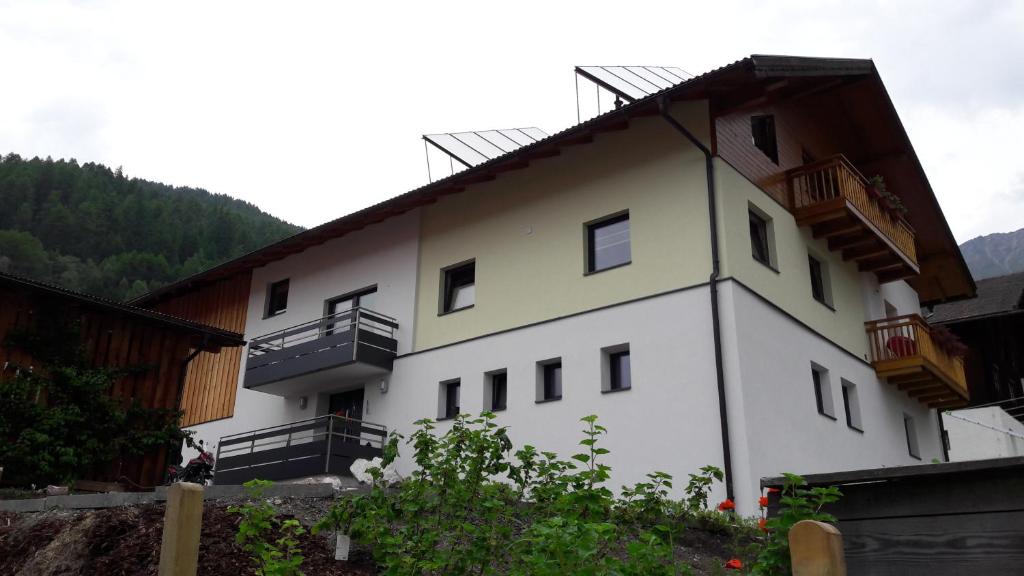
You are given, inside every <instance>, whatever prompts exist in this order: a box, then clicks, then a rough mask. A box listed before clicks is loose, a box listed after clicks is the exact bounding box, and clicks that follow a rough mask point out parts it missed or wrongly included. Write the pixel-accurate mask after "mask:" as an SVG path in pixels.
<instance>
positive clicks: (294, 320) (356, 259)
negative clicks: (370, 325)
mask: <svg viewBox="0 0 1024 576" xmlns="http://www.w3.org/2000/svg"><path fill="white" fill-rule="evenodd" d="M418 237H419V213H418V211H417V210H413V211H410V212H407V213H405V214H402V215H400V216H396V217H394V218H391V219H389V220H386V221H384V222H380V223H378V224H374V225H372V226H369V227H367V228H365V229H363V230H359V231H357V232H353V233H351V234H348V235H346V236H343V237H341V238H336V239H334V240H331V241H329V242H326V243H324V244H321V245H319V246H314V247H312V248H309V249H308V250H305V251H303V252H301V253H298V254H294V255H292V256H289V257H287V258H284V259H282V260H279V261H277V262H272V263H270V264H268V265H266V266H264V267H262V268H257V269H255V270H253V276H252V288H251V291H250V297H249V310H248V313H247V317H246V325H245V339H246V340H251V339H253V338H255V337H258V336H261V335H263V334H266V333H268V332H272V331H274V330H280V329H282V328H287V327H289V326H294V325H296V324H301V323H303V322H306V321H309V320H314V319H317V318H320V317H322V316H323V315H324V303H325V301H326V300H329V299H331V298H333V297H336V296H340V295H342V294H347V293H349V292H353V291H355V290H359V289H362V288H365V287H368V286H373V285H376V286H377V302H376V304H375V305H374V307H375V308H376V311H377V312H380V313H381V314H386V315H388V316H391V317H393V318H395V319H396V320H397V321H398V324H399V329H398V332H397V334H396V339H397V340H398V351H399V353H400V354H401V353H404V352H408V351H409V350H410V348H411V346H412V334H413V328H414V327H413V318H414V316H415V315H414V305H415V300H416V299H415V290H416V262H417V250H418V247H417V242H418ZM285 278H288V279H289V289H288V310H287V312H285V313H284V314H280V315H277V316H274V317H271V318H263V312H264V303H265V299H266V290H267V287H268V286H269V284H270V283H272V282H276V281H278V280H282V279H285ZM244 372H245V354H243V355H242V370H240V374H239V381H238V393H237V396H236V398H235V412H234V416H233V417H231V418H226V419H223V420H216V421H213V422H207V423H205V424H200V425H198V426H193V427H191V428H190V429H191V430H195V431H196V435H197V437H198V438H199V439H202V440H204V441H205V442H207V443H208V445H209V446H211V447H213V448H214V451H215V450H216V443H217V440H218V439H219V438H220V437H221V436H226V435H228V434H235V433H238V432H245V431H247V430H254V429H257V428H265V427H268V426H276V425H278V424H285V423H288V422H294V421H296V420H304V419H306V418H312V417H314V416H316V415H318V414H319V413H324V411H325V410H326V408H325V407H323V406H319V407H318V400H320V401H321V402H320V403H321V404H322V403H323V402H322V401H323V400H324V399H325V397H320V398H317V397H313V396H310V397H309V398H308V403H307V405H306V408H305V409H300V408H299V398H298V397H289V398H282V397H280V396H274V395H272V394H266V393H263V392H257V391H253V390H247V389H245V388H244V387H243V386H242V382H243V379H244V377H245V375H244ZM330 391H331V390H329V389H325V390H323V392H325V393H327V392H330Z"/></svg>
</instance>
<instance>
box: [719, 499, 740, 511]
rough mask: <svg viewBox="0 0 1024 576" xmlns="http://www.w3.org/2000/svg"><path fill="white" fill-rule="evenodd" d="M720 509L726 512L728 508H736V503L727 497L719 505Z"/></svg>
mask: <svg viewBox="0 0 1024 576" xmlns="http://www.w3.org/2000/svg"><path fill="white" fill-rule="evenodd" d="M718 509H719V510H720V511H722V512H725V511H726V510H735V509H736V503H735V502H733V501H732V500H729V499H728V498H726V499H725V500H722V503H721V504H719V505H718Z"/></svg>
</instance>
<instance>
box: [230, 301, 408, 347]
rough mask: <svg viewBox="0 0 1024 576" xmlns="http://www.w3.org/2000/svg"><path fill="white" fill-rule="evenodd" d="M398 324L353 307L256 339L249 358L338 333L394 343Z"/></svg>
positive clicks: (365, 309)
mask: <svg viewBox="0 0 1024 576" xmlns="http://www.w3.org/2000/svg"><path fill="white" fill-rule="evenodd" d="M397 328H398V321H397V320H395V319H394V318H392V317H391V316H387V315H385V314H381V313H379V312H375V311H373V310H370V309H367V308H363V307H360V306H354V307H352V308H349V309H347V310H342V311H341V312H335V313H334V314H328V315H326V316H323V317H321V318H317V319H315V320H310V321H308V322H303V323H301V324H296V325H294V326H289V327H287V328H282V329H280V330H275V331H273V332H269V333H267V334H264V335H262V336H258V337H256V338H253V339H252V340H251V341H250V343H249V357H253V356H259V355H261V354H266V353H267V352H273V351H276V350H283V349H285V348H287V347H289V346H293V345H295V344H299V343H302V342H308V341H312V340H317V339H319V338H323V337H325V336H329V335H331V334H335V333H338V332H345V331H348V330H356V331H359V330H366V331H368V332H372V333H374V334H379V335H381V336H385V337H387V338H391V339H394V337H395V330H396V329H397Z"/></svg>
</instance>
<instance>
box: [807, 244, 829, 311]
mask: <svg viewBox="0 0 1024 576" xmlns="http://www.w3.org/2000/svg"><path fill="white" fill-rule="evenodd" d="M827 266H828V264H826V263H825V262H824V261H823V260H822V259H821V258H818V257H817V256H815V255H813V254H808V255H807V268H808V272H809V273H810V275H811V297H812V298H814V299H815V300H817V301H818V302H819V303H821V304H824V305H825V306H826V307H828V308H830V309H832V310H833V311H834V310H835V309H834V308H832V294H831V290H830V285H829V281H828V268H827Z"/></svg>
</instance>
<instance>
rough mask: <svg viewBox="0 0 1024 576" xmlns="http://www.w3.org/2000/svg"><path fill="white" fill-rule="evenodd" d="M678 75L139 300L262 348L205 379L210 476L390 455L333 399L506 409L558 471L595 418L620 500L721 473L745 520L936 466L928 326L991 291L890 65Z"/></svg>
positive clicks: (955, 398)
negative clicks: (706, 470)
mask: <svg viewBox="0 0 1024 576" xmlns="http://www.w3.org/2000/svg"><path fill="white" fill-rule="evenodd" d="M589 70H591V71H593V74H594V75H595V76H597V75H598V74H601V73H603V72H602V71H601V70H598V69H593V68H591V69H589ZM609 70H611V69H609ZM637 72H640V70H639V69H638V70H637ZM652 80H654V79H653V78H652ZM634 82H637V83H638V84H639V83H640V81H639V80H636V79H634ZM606 87H610V88H611V89H613V90H614V89H615V88H616V86H615V84H614V82H612V83H610V84H609V85H608V86H606ZM661 88H662V87H660V86H659V87H657V88H656V89H654V90H651V92H653V93H650V94H647V93H646V92H643V91H641V92H642V93H629V91H628V90H624V91H623V93H621V94H618V96H620V98H621V99H622V100H624V101H625V102H626V104H625V105H623V106H621V107H620V108H617V109H615V110H613V111H611V112H607V113H605V114H602V115H600V116H598V117H596V118H594V119H591V120H588V121H586V122H583V123H581V124H579V125H577V126H575V127H573V128H570V129H568V130H565V131H563V132H560V133H558V134H555V135H553V136H550V137H547V138H543V139H541V140H539V141H538V142H535V143H532V144H527V145H523V146H522V147H519V148H516V149H514V150H511V151H509V152H507V153H502V154H501V155H498V156H497V157H495V158H492V159H489V160H485V161H481V162H479V163H468V164H467V166H469V167H467V169H465V170H463V171H462V172H458V173H456V174H454V175H452V176H450V177H448V178H445V179H443V180H439V181H437V182H432V183H431V184H429V185H426V186H423V187H422V188H419V189H417V190H414V191H412V192H409V193H406V194H403V195H401V196H398V197H395V198H393V199H391V200H388V201H386V202H383V203H381V204H378V205H376V206H372V207H370V208H367V209H365V210H361V211H359V212H356V213H354V214H351V215H348V216H345V217H343V218H339V219H337V220H334V221H332V222H329V223H327V224H324V225H322V226H319V227H317V228H314V229H311V230H308V231H305V232H302V233H300V234H297V235H296V236H294V237H291V238H288V239H286V240H283V241H281V242H278V243H276V244H274V245H271V246H268V247H266V248H264V249H262V250H259V251H256V252H254V253H251V254H249V255H246V256H244V257H242V258H239V259H237V260H234V261H232V262H229V263H226V264H223V265H221V266H218V267H216V268H213V269H211V270H208V271H206V272H203V273H201V274H199V275H196V276H193V277H191V278H188V279H186V280H183V281H181V282H179V283H177V284H174V285H171V286H168V287H166V288H163V289H161V290H158V291H156V292H153V293H151V294H149V295H147V296H145V297H143V298H142V299H140V300H139V301H138V302H137V303H138V304H139V305H144V306H146V307H151V308H154V309H156V310H161V311H165V312H168V313H173V314H179V315H183V316H185V317H189V318H194V319H197V320H203V321H205V318H207V317H208V314H210V313H212V312H215V311H217V310H221V309H223V308H225V307H228V308H231V309H232V310H235V311H238V310H244V311H245V313H244V315H245V323H244V333H245V337H246V339H248V340H249V341H250V345H249V349H248V354H247V358H246V359H245V360H243V361H241V362H238V363H234V364H231V363H227V362H222V363H220V364H217V363H211V364H210V365H208V366H205V367H204V368H203V370H201V371H200V370H199V369H198V368H195V369H194V371H196V374H195V375H194V376H195V377H194V380H193V381H194V382H197V383H198V384H199V385H197V386H195V389H194V390H193V392H194V397H195V398H196V400H195V404H194V405H193V406H195V408H194V410H200V409H206V412H205V414H204V415H203V416H202V417H201V418H199V417H196V416H194V415H192V413H191V412H190V414H189V418H190V421H191V422H192V423H194V424H196V426H195V427H194V429H195V430H196V431H197V432H198V433H199V435H201V436H202V437H204V438H206V439H207V440H209V441H212V442H214V443H217V442H218V439H219V438H222V437H225V436H228V435H234V436H232V437H230V438H226V439H223V440H222V441H221V442H220V450H221V455H220V461H219V463H218V479H219V480H220V479H223V480H225V481H227V480H228V479H230V480H232V481H234V480H237V479H240V478H242V477H244V476H245V475H247V474H248V475H250V476H251V475H259V476H266V477H272V476H276V477H284V476H289V475H291V476H294V475H299V474H308V473H312V472H314V471H324V470H330V471H338V470H341V469H343V468H344V465H345V464H346V463H347V462H348V461H350V459H351V458H353V457H356V456H358V455H359V454H357V452H360V450H362V448H365V446H363V444H365V443H367V442H369V443H370V444H371V446H370V448H367V450H368V451H369V450H372V449H373V447H374V446H376V445H378V443H379V439H380V437H381V436H380V435H381V432H382V429H381V428H379V427H374V426H369V425H366V426H362V427H358V428H356V427H354V426H355V425H352V424H344V423H343V422H345V421H341V422H342V423H341V424H336V426H341V427H342V428H343V432H345V433H347V435H348V436H349V437H344V435H342V436H339V435H338V434H339V433H338V430H337V428H335V434H334V435H328V434H326V433H325V430H324V428H323V427H324V426H325V425H326V424H325V423H326V422H327V421H328V420H331V421H334V420H335V419H333V418H330V419H328V418H326V417H325V416H326V415H327V414H331V413H337V412H340V413H343V414H349V415H352V416H354V417H356V418H357V419H359V420H365V421H368V422H374V423H377V424H379V425H381V426H383V427H385V428H386V429H388V430H399V431H403V432H409V431H410V429H411V428H412V422H413V421H414V420H417V419H420V418H423V417H433V418H438V419H444V418H448V417H450V416H452V415H454V414H456V413H458V412H472V413H477V412H481V411H483V410H493V411H494V412H495V413H496V414H497V421H498V422H499V423H500V424H503V425H508V426H510V427H511V431H510V433H511V436H512V439H513V440H514V441H515V442H516V443H517V444H520V445H521V444H527V443H529V444H533V445H536V446H539V447H542V448H544V449H548V450H553V451H556V452H559V453H560V454H562V455H564V456H566V457H567V456H569V455H571V454H573V453H574V451H575V450H576V448H577V444H576V443H577V441H578V440H579V438H580V434H579V430H580V428H581V425H580V422H579V418H580V417H582V416H585V415H588V414H597V415H599V417H600V420H601V422H602V424H604V425H605V426H606V427H607V428H608V429H609V432H610V433H609V435H608V436H607V437H606V438H602V443H603V444H604V445H605V446H606V447H607V448H609V449H610V450H611V454H610V455H609V456H608V463H609V464H610V465H611V466H612V468H613V472H612V484H613V485H614V486H618V485H620V484H626V483H633V482H636V481H640V480H643V479H644V474H645V473H647V472H649V471H651V470H663V471H666V472H668V473H670V474H673V475H675V476H676V477H681V478H685V477H686V474H687V473H690V472H694V471H696V470H697V469H698V468H699V467H701V466H704V465H706V464H714V465H717V466H721V467H723V468H725V469H726V470H727V474H728V481H727V490H728V492H729V495H731V496H734V497H735V498H736V499H737V502H738V503H739V507H740V510H741V511H742V512H744V513H752V512H753V511H755V510H756V497H757V495H758V491H759V488H758V480H759V478H761V477H763V476H773V475H776V474H778V473H780V472H782V471H793V472H799V473H814V472H827V471H835V470H844V469H857V468H868V467H875V466H883V465H899V464H908V463H913V462H917V461H919V460H923V461H925V462H927V461H929V460H931V459H933V458H941V457H942V447H941V443H940V428H939V420H938V418H937V414H936V412H935V409H936V408H948V407H954V406H961V405H964V404H966V402H967V390H966V385H965V384H964V379H963V365H962V364H961V363H960V362H959V361H958V360H957V359H955V358H952V357H950V356H948V355H946V354H945V353H943V352H942V351H941V350H939V349H938V348H936V347H935V346H933V345H931V340H930V338H929V328H928V325H927V324H926V323H925V322H924V321H923V320H922V319H921V317H920V316H919V313H920V311H921V306H922V305H926V304H933V303H936V302H940V301H945V300H950V299H956V298H964V297H969V296H971V295H973V293H974V283H973V280H972V279H971V276H970V274H969V273H968V271H967V267H966V265H965V264H964V262H963V259H962V258H961V256H960V252H959V250H958V249H957V246H956V243H955V241H954V239H953V237H952V234H951V233H950V231H949V228H948V225H947V224H946V221H945V219H944V217H943V215H942V212H941V210H940V209H939V206H938V203H937V202H936V200H935V196H934V194H933V193H932V190H931V188H930V186H929V184H928V181H927V179H926V177H925V175H924V172H923V170H922V168H921V165H920V163H919V162H918V160H917V157H916V155H915V153H914V150H913V148H912V146H911V145H910V142H909V140H908V138H907V135H906V133H905V132H904V130H903V127H902V125H901V123H900V121H899V118H898V116H897V114H896V112H895V110H894V108H893V105H892V102H891V101H890V100H889V97H888V95H887V93H886V91H885V88H884V86H883V85H882V82H881V80H880V78H879V76H878V74H877V71H876V69H875V67H874V65H873V63H872V62H871V61H869V60H846V59H821V58H793V57H777V56H753V57H750V58H747V59H744V60H741V61H739V62H736V63H734V64H731V65H729V66H725V67H723V68H720V69H718V70H715V71H712V72H709V73H707V74H704V75H702V76H698V77H696V78H692V79H689V80H686V81H682V82H679V83H677V84H674V85H672V86H670V87H667V88H664V89H661ZM655 90H657V91H656V92H655ZM865 174H866V175H869V176H873V175H876V174H877V175H881V176H883V177H884V179H885V181H886V183H887V184H888V189H889V190H890V191H891V192H892V193H894V194H895V195H897V196H898V197H899V198H901V199H902V203H903V204H904V205H905V206H906V207H907V208H908V209H909V212H908V213H907V215H906V219H905V220H903V219H901V218H899V217H897V216H896V215H895V206H894V207H892V208H891V209H888V210H887V209H886V208H885V207H883V205H882V202H883V200H881V198H880V197H879V196H874V195H872V192H871V189H870V186H869V184H868V180H867V178H865V176H864V175H865ZM189 309H191V310H202V311H203V315H193V313H192V312H189V311H188V310H189ZM222 358H223V356H222ZM190 378H193V375H192V374H191V373H190ZM236 390H237V392H236ZM232 394H234V395H235V399H234V403H233V405H231V406H228V405H226V404H225V403H223V402H220V403H218V404H217V405H216V409H208V407H207V408H204V406H206V405H207V404H210V403H208V402H206V401H205V398H221V399H222V398H226V397H229V396H231V395H232ZM318 416H320V417H322V418H321V419H320V420H313V421H310V422H304V423H302V424H299V425H295V426H284V425H286V424H288V423H291V422H296V421H301V420H305V419H309V418H314V417H318ZM271 426H280V427H279V428H275V429H271V430H263V431H260V432H259V433H256V434H245V433H246V432H247V431H252V430H255V429H261V428H266V427H271ZM443 428H444V424H441V429H442V430H443ZM357 433H358V435H360V436H361V441H360V442H359V444H355V443H353V442H345V441H346V440H351V438H350V437H351V436H355V435H357ZM298 438H301V441H297V440H296V439H298ZM332 442H333V444H332ZM339 442H340V443H342V444H344V445H345V446H344V448H345V449H344V450H341V452H339V448H338V446H339ZM332 446H333V447H332ZM354 446H358V447H359V448H360V450H355V449H354ZM253 451H255V452H256V454H250V452H253ZM364 452H365V451H364ZM404 452H405V456H408V448H405V449H404ZM326 453H330V454H332V456H331V457H329V458H326V461H325V457H324V454H326ZM368 453H372V452H368ZM257 465H258V466H257ZM410 465H411V463H410V462H409V461H408V459H407V458H406V459H403V460H402V461H401V466H402V467H403V468H404V469H408V467H409V466H410ZM253 466H256V467H253ZM725 495H726V490H721V491H720V492H719V493H718V494H716V496H720V497H724V496H725Z"/></svg>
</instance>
